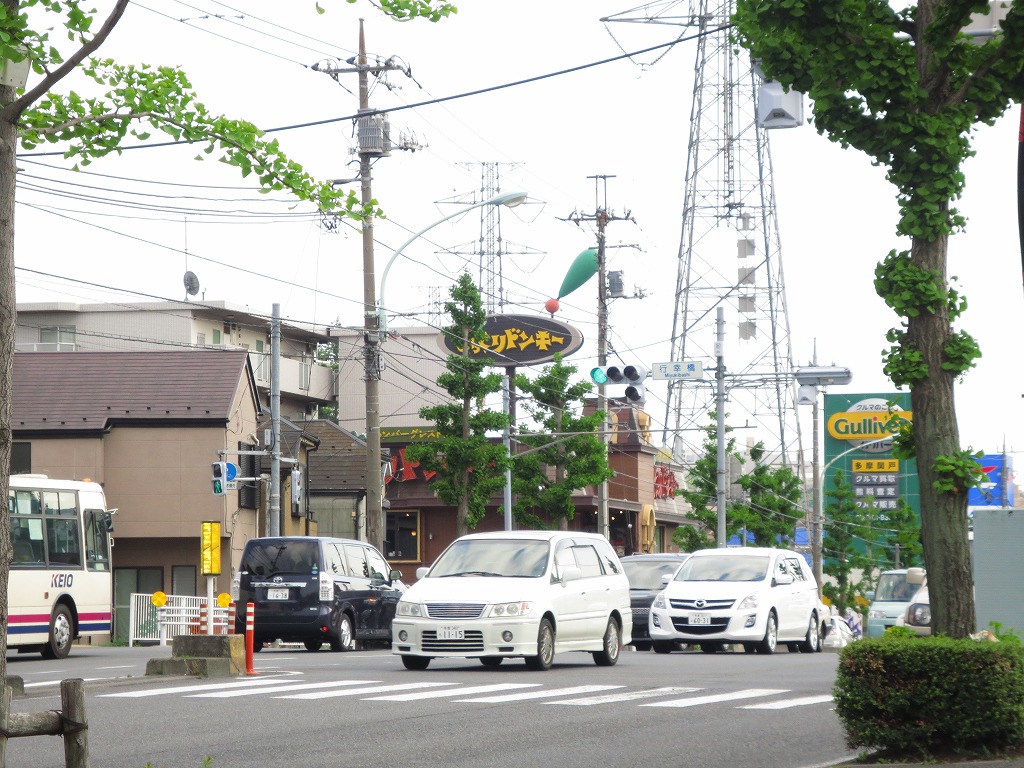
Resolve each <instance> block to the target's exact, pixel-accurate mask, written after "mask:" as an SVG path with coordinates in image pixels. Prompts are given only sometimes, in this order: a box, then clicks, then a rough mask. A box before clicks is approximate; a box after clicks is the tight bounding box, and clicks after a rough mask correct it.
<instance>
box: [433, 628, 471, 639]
mask: <svg viewBox="0 0 1024 768" xmlns="http://www.w3.org/2000/svg"><path fill="white" fill-rule="evenodd" d="M437 639H438V640H465V639H466V630H464V629H462V628H461V627H438V628H437Z"/></svg>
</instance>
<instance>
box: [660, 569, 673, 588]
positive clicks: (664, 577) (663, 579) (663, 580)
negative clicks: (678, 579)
mask: <svg viewBox="0 0 1024 768" xmlns="http://www.w3.org/2000/svg"><path fill="white" fill-rule="evenodd" d="M670 581H672V574H671V573H663V574H661V587H662V589H664V588H665V587H667V586H668V583H669V582H670Z"/></svg>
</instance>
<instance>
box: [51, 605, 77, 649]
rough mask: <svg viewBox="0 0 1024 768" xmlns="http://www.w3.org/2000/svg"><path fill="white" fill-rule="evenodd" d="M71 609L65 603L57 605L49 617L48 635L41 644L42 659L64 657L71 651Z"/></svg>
mask: <svg viewBox="0 0 1024 768" xmlns="http://www.w3.org/2000/svg"><path fill="white" fill-rule="evenodd" d="M73 626H74V625H73V624H72V621H71V611H69V610H68V608H67V606H66V605H58V606H57V607H56V608H54V609H53V616H51V617H50V637H49V638H48V639H47V641H46V645H44V646H43V658H44V659H65V658H67V655H68V654H69V653H71V641H72V640H73V639H74V638H73V636H72V635H73V632H72V627H73Z"/></svg>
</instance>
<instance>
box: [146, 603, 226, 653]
mask: <svg viewBox="0 0 1024 768" xmlns="http://www.w3.org/2000/svg"><path fill="white" fill-rule="evenodd" d="M207 611H209V615H207ZM232 619H233V616H232V610H231V608H230V607H229V608H221V607H220V606H219V605H217V603H216V601H212V602H211V601H210V599H209V598H207V597H196V596H194V595H167V603H166V605H163V606H160V607H159V608H158V607H157V606H155V605H153V596H152V595H148V594H139V593H133V594H132V596H131V604H130V607H129V618H128V624H129V627H128V646H129V647H132V646H134V645H135V644H136V643H152V642H156V643H159V644H160V645H167V639H168V638H173V637H174V636H175V635H193V634H195V635H198V634H214V635H225V634H232V633H234V627H232V626H231V620H232ZM211 628H212V632H210V629H211Z"/></svg>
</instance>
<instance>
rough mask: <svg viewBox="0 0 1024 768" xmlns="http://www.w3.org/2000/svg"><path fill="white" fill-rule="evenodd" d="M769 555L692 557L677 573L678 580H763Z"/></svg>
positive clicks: (766, 571)
mask: <svg viewBox="0 0 1024 768" xmlns="http://www.w3.org/2000/svg"><path fill="white" fill-rule="evenodd" d="M768 560H769V558H768V557H767V555H765V556H760V555H744V556H743V557H737V556H735V555H728V554H723V555H710V556H708V557H691V558H690V559H688V560H687V561H686V562H685V563H683V567H682V568H680V569H679V573H677V574H676V579H675V580H676V581H762V580H764V577H765V575H767V573H768Z"/></svg>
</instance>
